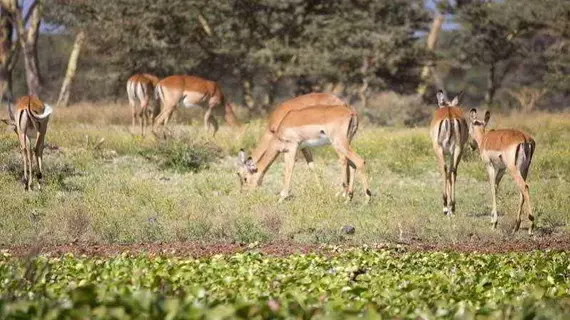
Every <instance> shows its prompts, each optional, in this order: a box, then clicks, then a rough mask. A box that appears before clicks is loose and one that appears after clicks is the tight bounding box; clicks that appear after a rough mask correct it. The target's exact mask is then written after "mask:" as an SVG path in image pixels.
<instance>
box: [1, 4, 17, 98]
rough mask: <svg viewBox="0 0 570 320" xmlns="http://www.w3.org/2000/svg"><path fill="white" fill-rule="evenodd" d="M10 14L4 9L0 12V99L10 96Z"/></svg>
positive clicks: (11, 50) (14, 47) (11, 58)
mask: <svg viewBox="0 0 570 320" xmlns="http://www.w3.org/2000/svg"><path fill="white" fill-rule="evenodd" d="M11 19H12V17H11V14H10V12H9V11H8V10H7V9H6V8H2V9H1V10H0V98H2V97H4V95H5V94H6V93H8V95H9V96H12V70H13V67H14V63H13V62H14V60H15V59H14V56H15V51H16V50H15V49H16V48H17V46H16V45H15V43H14V41H13V40H12V36H13V32H12V30H13V25H12V22H11Z"/></svg>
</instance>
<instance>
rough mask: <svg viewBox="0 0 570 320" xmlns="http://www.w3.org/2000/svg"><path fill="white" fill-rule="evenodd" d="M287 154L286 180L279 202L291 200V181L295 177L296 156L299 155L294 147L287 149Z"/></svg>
mask: <svg viewBox="0 0 570 320" xmlns="http://www.w3.org/2000/svg"><path fill="white" fill-rule="evenodd" d="M286 149H287V151H286V152H285V155H284V157H285V177H284V178H285V179H284V183H283V190H281V193H280V197H279V202H283V200H285V199H287V198H289V195H290V193H291V179H292V177H293V168H294V167H295V155H296V154H297V146H296V145H293V146H291V147H287V148H286Z"/></svg>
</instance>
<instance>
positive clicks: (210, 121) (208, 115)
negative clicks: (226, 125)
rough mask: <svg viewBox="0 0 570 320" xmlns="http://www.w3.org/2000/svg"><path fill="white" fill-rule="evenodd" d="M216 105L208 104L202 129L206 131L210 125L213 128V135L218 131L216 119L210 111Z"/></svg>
mask: <svg viewBox="0 0 570 320" xmlns="http://www.w3.org/2000/svg"><path fill="white" fill-rule="evenodd" d="M215 107H216V105H210V106H208V110H206V114H204V129H205V130H206V132H208V130H209V129H210V125H211V126H212V127H213V128H214V134H213V135H214V136H215V135H216V132H218V121H217V120H216V119H215V118H214V117H213V116H212V112H213V110H214V108H215Z"/></svg>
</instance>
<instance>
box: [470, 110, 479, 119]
mask: <svg viewBox="0 0 570 320" xmlns="http://www.w3.org/2000/svg"><path fill="white" fill-rule="evenodd" d="M469 114H470V115H471V121H475V120H477V109H475V108H472V109H471V110H469Z"/></svg>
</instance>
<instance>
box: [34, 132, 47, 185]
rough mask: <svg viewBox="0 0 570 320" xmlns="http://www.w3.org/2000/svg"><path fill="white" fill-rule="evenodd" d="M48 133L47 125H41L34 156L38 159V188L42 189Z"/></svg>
mask: <svg viewBox="0 0 570 320" xmlns="http://www.w3.org/2000/svg"><path fill="white" fill-rule="evenodd" d="M46 131H47V123H43V124H40V125H39V130H38V135H37V137H36V145H35V147H34V155H35V157H36V163H37V164H38V173H37V175H36V176H37V178H38V188H39V189H41V181H42V178H43V168H42V167H43V165H42V162H43V153H44V140H45V136H46Z"/></svg>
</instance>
